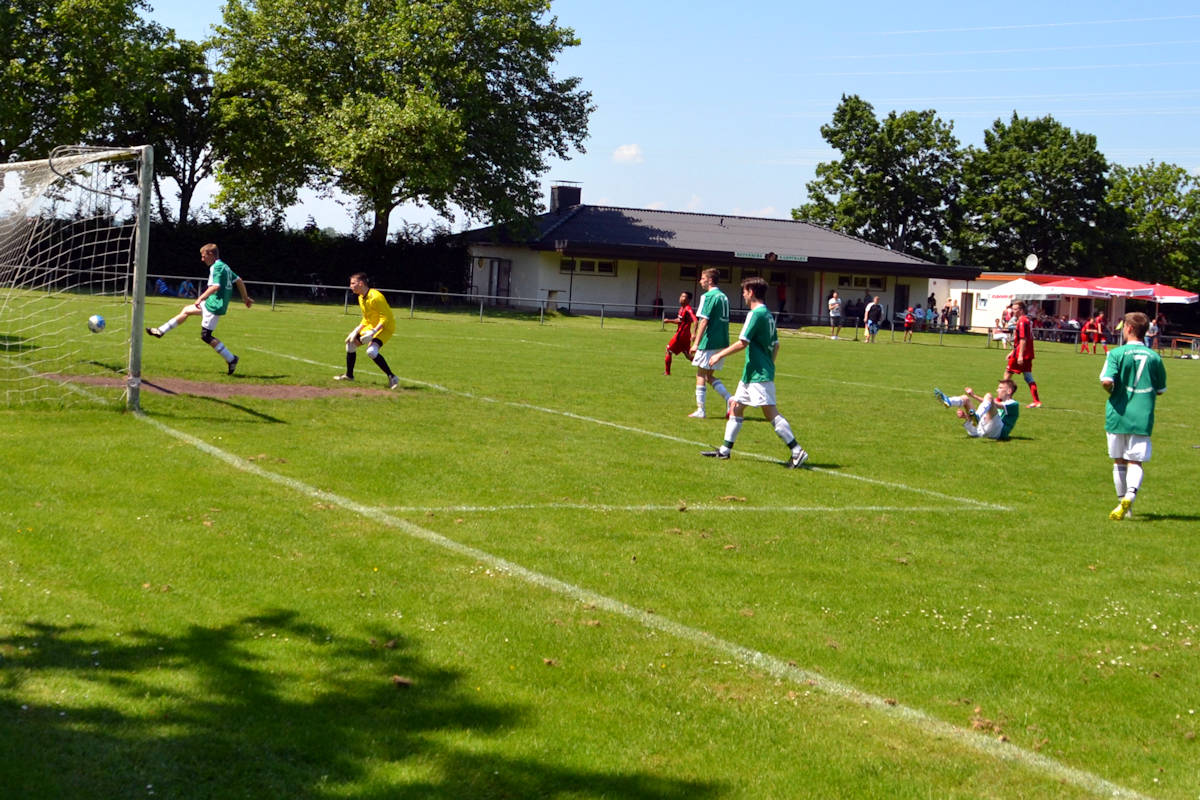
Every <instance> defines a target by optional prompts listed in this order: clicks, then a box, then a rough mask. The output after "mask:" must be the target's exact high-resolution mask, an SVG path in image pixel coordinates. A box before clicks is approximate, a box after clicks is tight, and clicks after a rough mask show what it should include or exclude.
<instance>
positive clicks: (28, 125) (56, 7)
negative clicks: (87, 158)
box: [0, 0, 160, 161]
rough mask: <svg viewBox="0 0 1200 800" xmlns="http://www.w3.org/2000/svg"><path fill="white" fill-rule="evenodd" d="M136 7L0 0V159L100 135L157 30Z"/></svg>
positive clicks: (129, 1)
mask: <svg viewBox="0 0 1200 800" xmlns="http://www.w3.org/2000/svg"><path fill="white" fill-rule="evenodd" d="M144 8H145V4H144V3H142V2H141V0H8V2H6V3H5V5H4V6H2V7H0V86H2V87H3V91H0V160H2V161H12V160H14V159H36V158H45V157H46V155H47V154H48V153H49V151H50V150H51V149H53V148H54V147H55V146H56V145H60V144H79V143H80V142H100V141H101V140H103V139H104V138H105V131H106V129H107V126H108V125H109V123H110V120H111V118H112V115H113V113H114V109H115V108H116V106H117V103H118V100H119V99H120V98H121V97H122V96H123V95H125V94H126V93H128V92H129V91H130V87H131V84H132V82H133V81H134V80H135V77H134V76H135V74H136V73H137V71H138V69H139V68H140V65H141V64H142V63H143V59H144V56H145V46H146V42H147V41H149V40H152V39H154V38H155V36H157V35H158V34H157V32H158V31H159V30H160V29H159V28H158V26H155V25H153V24H151V23H147V22H145V21H144V20H143V19H142V18H141V17H140V16H139V14H138V12H139V11H140V10H142V9H144ZM124 144H128V142H125V143H124ZM138 144H140V142H138Z"/></svg>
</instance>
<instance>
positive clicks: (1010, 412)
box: [996, 397, 1021, 439]
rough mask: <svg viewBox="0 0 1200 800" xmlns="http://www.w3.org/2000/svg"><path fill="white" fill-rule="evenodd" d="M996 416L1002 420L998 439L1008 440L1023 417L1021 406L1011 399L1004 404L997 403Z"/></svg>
mask: <svg viewBox="0 0 1200 800" xmlns="http://www.w3.org/2000/svg"><path fill="white" fill-rule="evenodd" d="M996 416H998V417H999V418H1000V435H999V436H997V437H996V438H997V439H1007V438H1008V435H1009V434H1010V433H1012V429H1013V426H1014V425H1016V424H1017V417H1019V416H1021V404H1020V403H1018V402H1017V401H1016V400H1013V399H1012V398H1011V397H1010V398H1009V399H1008V400H1006V401H1004V402H1003V403H996Z"/></svg>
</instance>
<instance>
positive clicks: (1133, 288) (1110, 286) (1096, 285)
mask: <svg viewBox="0 0 1200 800" xmlns="http://www.w3.org/2000/svg"><path fill="white" fill-rule="evenodd" d="M1084 283H1085V284H1087V285H1088V286H1090V287H1092V288H1093V289H1099V290H1100V291H1102V292H1104V293H1105V294H1108V295H1112V296H1113V297H1149V296H1150V295H1152V294H1154V289H1153V288H1151V286H1150V284H1148V283H1142V282H1141V281H1135V280H1133V279H1132V278H1122V277H1121V276H1120V275H1109V276H1108V277H1107V278H1091V279H1090V280H1086V281H1084Z"/></svg>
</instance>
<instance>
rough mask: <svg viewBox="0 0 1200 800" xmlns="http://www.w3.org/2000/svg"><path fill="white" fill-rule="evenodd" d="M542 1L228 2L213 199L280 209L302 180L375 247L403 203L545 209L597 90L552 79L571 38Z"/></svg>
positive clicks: (489, 210)
mask: <svg viewBox="0 0 1200 800" xmlns="http://www.w3.org/2000/svg"><path fill="white" fill-rule="evenodd" d="M548 12H549V2H548V0H365V1H364V0H333V1H332V2H330V1H329V0H230V2H229V3H228V4H227V5H226V6H225V16H224V23H223V25H221V26H220V27H219V28H218V30H217V32H218V36H219V39H218V41H217V42H216V46H217V48H218V51H219V53H220V63H221V66H222V70H221V71H220V72H219V74H218V76H217V81H216V94H215V100H214V103H215V106H216V109H217V112H218V115H219V117H220V120H221V132H220V135H219V139H218V142H219V145H218V156H219V159H220V165H219V168H218V176H219V180H220V182H221V185H222V189H221V194H220V196H219V198H220V200H221V201H222V202H225V203H227V204H230V205H233V206H238V205H241V206H254V205H267V206H269V207H273V208H282V207H286V206H288V205H291V204H293V203H294V202H295V200H296V196H297V192H298V190H299V189H301V188H303V187H309V188H313V189H316V190H318V191H323V192H331V191H333V190H337V191H339V192H341V193H343V194H345V195H347V196H349V197H352V198H355V199H356V200H357V202H358V204H359V208H358V210H359V211H360V212H361V213H364V214H368V215H370V216H371V218H372V222H371V238H372V239H373V240H375V241H383V240H384V239H386V236H387V229H388V221H389V216H390V214H391V212H392V210H393V209H394V208H396V206H398V205H400V204H402V203H406V202H410V201H412V202H421V203H427V204H429V205H431V206H432V207H434V208H435V209H437V210H438V211H440V212H442V213H447V212H448V210H449V206H450V205H451V204H455V205H457V206H458V207H460V208H461V209H463V210H464V211H466V212H467V213H468V214H471V215H473V216H479V217H487V218H490V219H492V220H496V221H507V220H512V219H515V218H518V217H521V216H526V215H531V214H533V213H536V212H537V211H538V210H539V209H540V198H539V191H538V186H537V182H536V179H537V177H538V176H539V175H541V174H542V173H544V172H545V170H546V163H545V162H546V158H547V157H548V156H549V155H551V154H553V155H555V156H558V157H561V158H566V157H568V156H569V154H570V153H571V151H572V149H576V150H582V149H583V140H584V138H585V136H586V130H587V119H588V115H589V113H590V111H591V105H590V95H589V94H588V93H587V92H584V91H582V90H580V88H579V79H578V78H574V77H571V78H564V79H559V78H556V77H555V76H554V74H553V72H552V68H553V66H554V62H555V57H556V56H557V55H558V54H559V53H560V52H561V51H563V50H564V49H565V48H567V47H571V46H574V45H576V44H578V42H577V40H576V39H575V36H574V33H573V32H572V31H571V30H570V29H567V28H562V27H559V26H558V24H557V20H556V19H555V18H552V17H550V18H548V17H547V15H548Z"/></svg>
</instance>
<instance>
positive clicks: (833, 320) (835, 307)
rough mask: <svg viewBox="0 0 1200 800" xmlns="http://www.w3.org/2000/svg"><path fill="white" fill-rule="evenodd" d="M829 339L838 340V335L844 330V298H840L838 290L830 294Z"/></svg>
mask: <svg viewBox="0 0 1200 800" xmlns="http://www.w3.org/2000/svg"><path fill="white" fill-rule="evenodd" d="M826 305H828V306H829V338H830V339H836V338H838V333H839V332H840V331H841V330H842V298H840V297H838V293H837V291H836V290H834V291H832V292H830V293H829V302H828V303H827V304H826Z"/></svg>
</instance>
